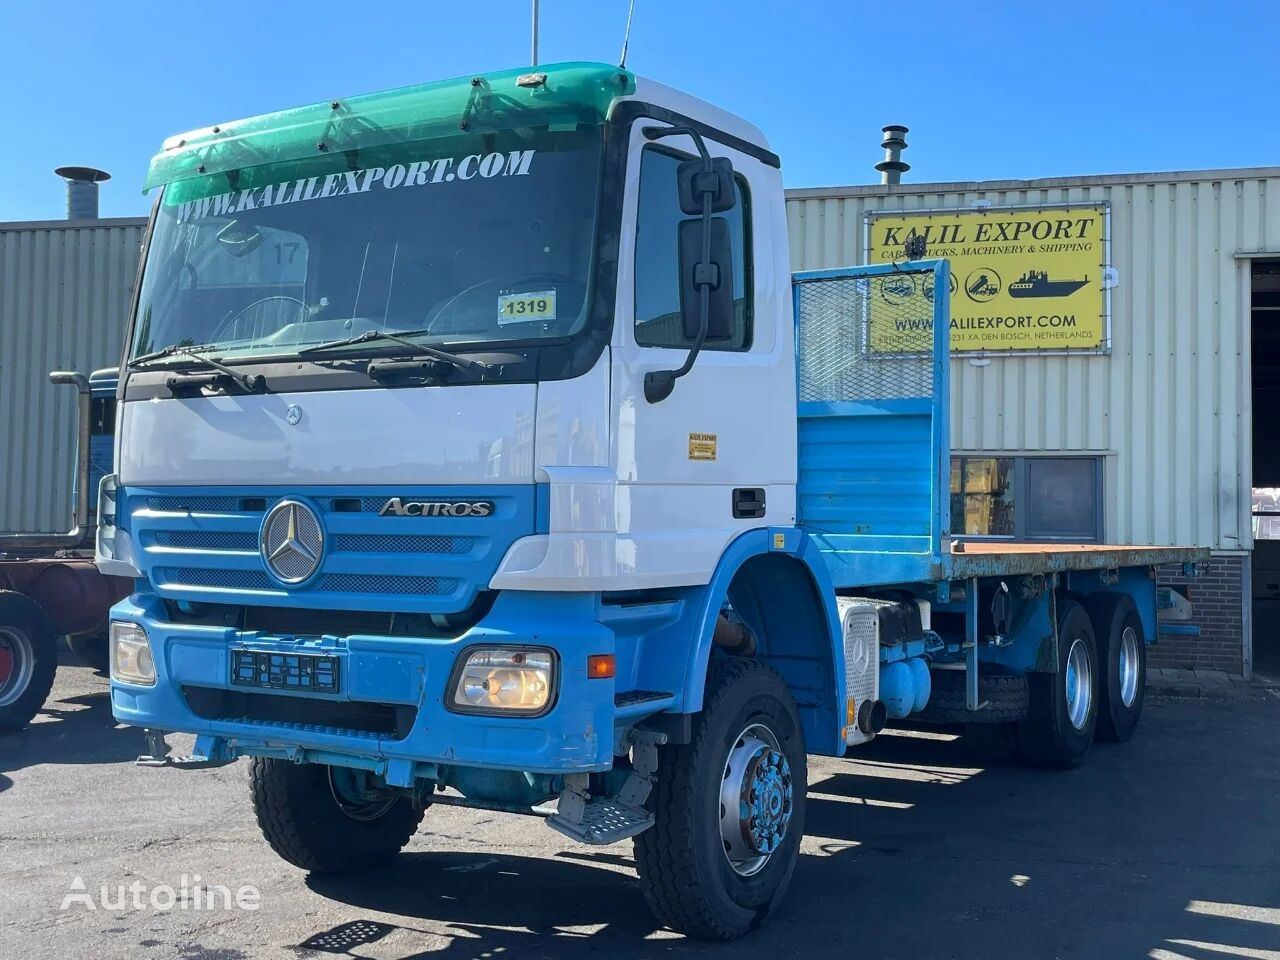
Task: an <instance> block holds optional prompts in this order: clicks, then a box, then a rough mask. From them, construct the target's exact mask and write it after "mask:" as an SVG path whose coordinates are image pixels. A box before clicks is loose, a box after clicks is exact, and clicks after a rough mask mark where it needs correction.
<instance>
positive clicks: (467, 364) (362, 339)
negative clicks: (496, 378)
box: [298, 330, 494, 371]
mask: <svg viewBox="0 0 1280 960" xmlns="http://www.w3.org/2000/svg"><path fill="white" fill-rule="evenodd" d="M429 332H430V331H429V330H405V331H403V333H404V334H405V336H401V335H400V334H395V333H387V332H386V331H383V330H366V331H365V332H364V333H362V334H360V335H359V336H355V337H347V338H345V339H343V340H330V341H328V342H327V343H317V344H316V345H315V346H313V347H303V348H302V349H301V350H299V351H298V356H305V355H306V354H309V353H323V352H324V351H325V350H336V349H337V348H339V347H352V346H355V345H356V344H360V343H372V342H374V341H376V340H390V341H391V342H392V343H399V344H401V345H403V346H406V347H408V348H409V349H410V350H412V351H413V352H414V355H416V356H420V357H431V358H432V359H434V360H443V361H444V362H445V363H451V364H453V365H454V366H455V367H461V368H462V369H463V370H477V371H483V370H492V369H493V367H494V365H493V364H492V363H484V362H483V361H480V360H470V359H468V358H466V357H460V356H458V355H457V354H456V353H449V351H447V350H441V349H440V348H439V347H432V346H428V345H427V344H425V343H417V342H415V341H413V340H409V339H407V337H410V336H413V335H414V334H418V333H429Z"/></svg>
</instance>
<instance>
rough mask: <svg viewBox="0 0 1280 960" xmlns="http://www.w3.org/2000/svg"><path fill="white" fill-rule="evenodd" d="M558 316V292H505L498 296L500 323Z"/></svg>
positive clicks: (552, 318) (547, 318)
mask: <svg viewBox="0 0 1280 960" xmlns="http://www.w3.org/2000/svg"><path fill="white" fill-rule="evenodd" d="M555 318H556V292H555V291H554V290H539V291H537V292H535V293H504V294H501V295H499V297H498V325H499V326H501V325H503V324H506V323H526V322H528V321H530V320H554V319H555Z"/></svg>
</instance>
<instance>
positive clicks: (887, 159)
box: [876, 123, 911, 186]
mask: <svg viewBox="0 0 1280 960" xmlns="http://www.w3.org/2000/svg"><path fill="white" fill-rule="evenodd" d="M881 132H882V133H883V134H884V136H883V138H882V139H881V141H880V146H882V147H884V159H883V160H881V161H880V162H879V163H877V164H876V169H877V170H879V171H880V182H881V183H882V184H885V185H889V186H892V185H893V184H898V183H901V182H902V175H903V174H904V173H906V172H907V171H908V170H910V169H911V164H909V163H907V162H906V161H904V160H903V159H902V151H903V150H905V149H907V128H906V127H904V126H902V125H901V124H897V123H891V124H889V126H887V127H883V128H881Z"/></svg>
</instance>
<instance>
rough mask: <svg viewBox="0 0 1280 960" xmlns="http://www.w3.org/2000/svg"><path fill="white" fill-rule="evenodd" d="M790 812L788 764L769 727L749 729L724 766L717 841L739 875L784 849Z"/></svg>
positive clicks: (747, 873)
mask: <svg viewBox="0 0 1280 960" xmlns="http://www.w3.org/2000/svg"><path fill="white" fill-rule="evenodd" d="M793 810H794V788H793V785H792V780H791V764H790V763H789V762H788V761H787V757H786V754H784V753H783V752H782V750H781V749H780V748H779V744H778V739H777V737H775V736H774V734H773V732H772V731H771V730H769V729H768V728H767V727H764V726H761V725H759V724H756V725H753V726H751V727H748V728H747V729H746V730H744V731H743V732H742V733H741V734H740V735H739V736H738V738H737V740H736V741H735V743H734V747H733V749H732V750H730V751H729V757H728V760H727V761H726V762H725V768H724V780H723V783H722V785H721V789H720V839H721V841H722V844H723V846H724V852H725V856H726V857H727V858H728V860H729V865H730V866H731V867H733V869H734V870H735V871H736V872H737V873H739V874H741V875H742V876H751V875H752V874H754V873H758V872H759V871H760V870H761V869H763V868H764V865H765V864H766V863H767V862H768V860H769V857H770V856H771V855H772V854H773V853H774V851H776V850H777V849H778V847H780V846H781V845H782V842H783V840H784V839H785V838H786V835H787V828H788V827H789V826H790V824H791V815H792V812H793Z"/></svg>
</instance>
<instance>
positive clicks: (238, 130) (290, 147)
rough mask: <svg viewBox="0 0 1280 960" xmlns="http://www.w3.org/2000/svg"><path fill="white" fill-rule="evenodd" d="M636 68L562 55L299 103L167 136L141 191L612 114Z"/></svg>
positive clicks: (631, 84)
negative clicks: (565, 59) (530, 64)
mask: <svg viewBox="0 0 1280 960" xmlns="http://www.w3.org/2000/svg"><path fill="white" fill-rule="evenodd" d="M634 90H635V76H634V75H633V74H631V73H629V72H628V71H626V70H622V69H619V68H618V67H611V66H608V65H606V64H602V63H560V64H553V65H551V66H545V67H537V68H534V69H523V70H503V71H499V72H496V73H488V74H483V75H477V76H472V77H458V78H455V79H453V80H439V81H435V82H432V83H421V84H417V85H415V86H411V87H401V88H399V89H397V90H385V91H383V92H381V93H367V94H363V95H361V96H358V97H350V98H348V99H345V100H334V101H331V102H326V103H317V104H312V105H311V106H306V107H294V108H293V109H291V110H281V111H280V112H279V113H268V114H264V115H263V116H260V117H250V118H249V119H247V120H236V121H234V122H232V123H224V124H219V125H218V126H214V127H205V128H204V129H202V130H193V131H191V132H190V133H184V134H181V135H179V136H175V137H170V138H169V139H168V140H166V141H165V142H164V146H163V147H162V148H161V151H160V153H158V154H157V155H156V156H155V157H154V158H152V160H151V167H150V169H149V170H148V171H147V179H146V182H145V184H144V188H143V191H144V192H146V191H147V190H150V189H151V188H152V187H156V186H160V185H161V184H166V183H173V182H175V181H179V180H189V179H192V178H195V177H203V176H207V175H210V174H217V173H226V172H228V171H232V170H240V169H244V168H246V167H256V166H260V165H263V164H270V163H277V162H280V161H291V160H303V159H307V158H314V157H322V156H324V155H325V154H340V153H344V152H348V151H353V150H356V151H358V150H362V149H367V148H371V147H383V146H387V145H389V144H395V143H408V142H412V141H417V140H427V139H431V138H433V137H439V136H447V135H456V134H458V133H459V132H461V131H465V132H485V131H488V130H504V129H506V130H509V129H511V128H513V127H519V126H523V125H537V124H546V123H549V122H555V121H556V120H557V119H559V118H560V117H564V118H565V119H566V120H569V121H579V122H581V121H595V122H599V121H601V120H603V119H604V118H605V116H606V115H607V113H608V111H609V106H610V104H612V102H613V101H614V99H615V98H617V97H620V96H625V95H627V94H630V93H632V92H634Z"/></svg>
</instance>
